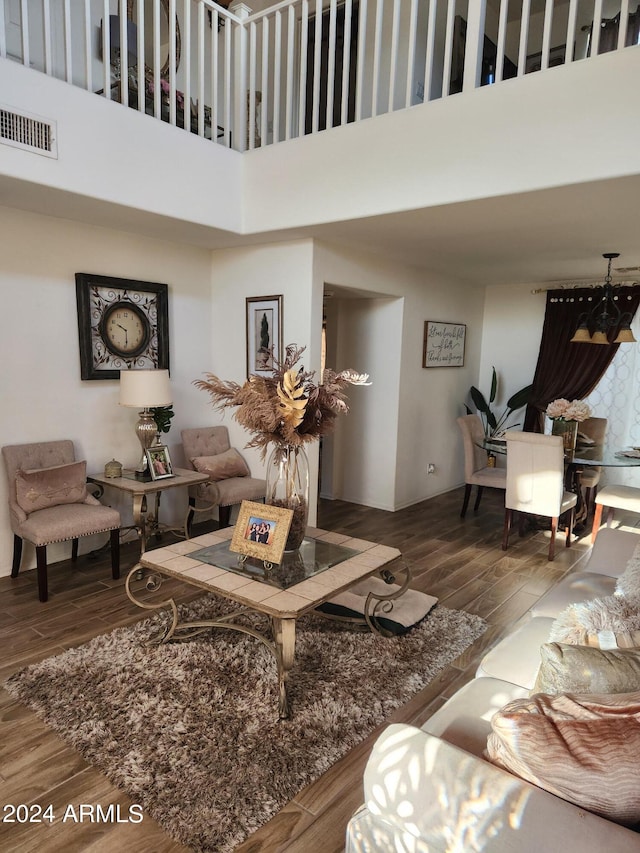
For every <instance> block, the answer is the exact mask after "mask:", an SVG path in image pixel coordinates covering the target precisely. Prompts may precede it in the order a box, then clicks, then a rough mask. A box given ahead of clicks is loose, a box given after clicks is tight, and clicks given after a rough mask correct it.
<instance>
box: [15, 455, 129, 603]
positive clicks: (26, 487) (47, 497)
mask: <svg viewBox="0 0 640 853" xmlns="http://www.w3.org/2000/svg"><path fill="white" fill-rule="evenodd" d="M2 456H3V458H4V463H5V467H6V471H7V478H8V481H9V517H10V521H11V529H12V530H13V565H12V568H11V577H12V578H15V577H17V576H18V572H19V571H20V561H21V558H22V543H23V540H26V541H27V542H31V544H32V545H34V546H35V549H36V566H37V573H38V597H39V598H40V601H46V600H47V598H48V595H49V592H48V579H47V545H52V544H53V543H54V542H67V541H69V540H71V543H72V544H71V559H72V560H73V561H74V562H75V561H76V560H77V558H78V539H79V538H80V537H82V536H91V535H93V534H95V533H109V534H110V539H111V573H112V576H113V577H114V578H119V577H120V513H119V512H118V511H117V510H115V509H112V508H111V507H108V506H103V505H102V504H101V503H100V501H98V500H97V499H96V498H94V497H93V495H91V494H89V493H88V492H87V480H86V462H84V461H82V462H77V461H76V459H75V454H74V448H73V442H72V441H69V440H63V441H42V442H38V443H35V444H12V445H7V446H5V447H3V448H2Z"/></svg>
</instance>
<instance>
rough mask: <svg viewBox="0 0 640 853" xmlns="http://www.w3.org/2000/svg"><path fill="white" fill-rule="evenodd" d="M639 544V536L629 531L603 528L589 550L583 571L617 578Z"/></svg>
mask: <svg viewBox="0 0 640 853" xmlns="http://www.w3.org/2000/svg"><path fill="white" fill-rule="evenodd" d="M639 544H640V535H639V534H638V533H633V532H631V531H630V530H619V529H617V528H615V527H603V528H602V529H601V530H600V531H599V532H598V535H597V537H596V541H595V542H594V544H593V548H592V549H591V554H590V555H589V560H588V562H587V564H586V566H585V567H584V568H585V571H587V572H599V573H600V574H603V575H610V576H611V577H614V578H617V577H620V575H621V574H622V573H623V572H624V571H625V569H626V566H627V563H628V562H629V560H630V559H631V558H632V557H633V555H634V553H635V551H636V548H637V547H638V545H639Z"/></svg>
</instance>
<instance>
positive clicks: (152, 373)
mask: <svg viewBox="0 0 640 853" xmlns="http://www.w3.org/2000/svg"><path fill="white" fill-rule="evenodd" d="M172 402H173V399H172V396H171V386H170V384H169V371H168V370H121V371H120V405H121V406H129V407H131V408H134V409H140V410H141V411H139V412H138V414H139V415H140V420H139V421H138V423H137V424H136V435H137V436H138V439H139V441H140V444H141V445H142V459H141V460H140V464H139V465H138V467H137V468H136V478H137V479H140V480H150V479H151V474H150V473H149V465H148V462H147V455H146V453H145V451H146V450H147V449H148V448H149V447H151V445H152V444H153V440H154V438H155V436H156V432H157V427H156V422H155V420H154V419H153V413H152V412H150V411H149V409H150V408H155V407H156V406H169V405H170V404H171V403H172Z"/></svg>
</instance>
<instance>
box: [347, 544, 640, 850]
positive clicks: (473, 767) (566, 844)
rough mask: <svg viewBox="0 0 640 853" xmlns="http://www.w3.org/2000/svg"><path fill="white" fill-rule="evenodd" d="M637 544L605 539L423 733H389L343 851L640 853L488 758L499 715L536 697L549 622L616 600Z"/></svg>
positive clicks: (606, 826) (396, 728) (378, 746)
mask: <svg viewBox="0 0 640 853" xmlns="http://www.w3.org/2000/svg"><path fill="white" fill-rule="evenodd" d="M639 543H640V537H639V536H638V534H636V533H630V532H625V531H620V530H613V529H609V528H605V529H603V530H601V531H600V533H599V534H598V538H597V539H596V543H595V545H594V548H593V550H592V553H591V555H590V559H589V561H588V563H587V565H586V567H585V571H583V572H574V573H571V574H569V575H567V576H566V577H565V578H564V579H563V580H562V581H561V582H560V583H558V584H557V585H556V586H555V587H553V588H552V589H551V590H550V591H549V592H548V593H547V594H546V595H545V596H543V597H542V598H541V599H540V600H539V601H538V603H537V604H536V605H535V606H534V607H533V608H532V609H531V611H530V612H529V614H528V615H527V618H525V619H524V620H522V621H521V623H520V624H519V626H518V627H517V628H516V629H515V630H514V631H513V632H512V633H511V634H510V635H509V636H508V637H506V638H504V639H503V640H502V641H501V642H500V643H498V644H497V645H496V646H495V647H494V648H493V649H491V650H490V651H489V652H488V653H487V654H486V655H485V657H484V658H483V660H482V662H481V664H480V666H479V667H478V670H477V672H476V678H474V679H473V680H472V681H471V682H469V683H468V684H466V685H465V686H464V687H462V688H461V689H460V690H458V692H457V693H456V694H455V695H454V696H452V697H451V699H449V700H448V701H447V702H446V703H445V704H444V705H443V706H442V708H440V709H439V710H438V711H437V712H436V713H435V714H434V715H433V716H432V717H431V718H430V719H429V720H427V722H426V723H425V724H424V725H423V726H422V728H420V729H418V728H416V727H414V726H408V725H404V724H396V725H392V726H389V727H388V728H387V729H385V730H384V732H383V733H382V735H381V736H380V737H379V738H378V740H377V741H376V743H375V745H374V748H373V750H372V754H371V756H370V758H369V761H368V763H367V767H366V770H365V774H364V794H365V804H364V805H363V806H362V807H361V808H360V809H359V810H358V811H357V812H356V813H355V814H354V815H353V817H352V818H351V820H350V821H349V824H348V827H347V838H346V853H392V851H393V853H402V851H406V853H427V851H428V853H435V851H442V853H445V851H446V853H475V852H476V851H478V853H480V851H482V853H502V851H505V853H506V851H508V852H509V853H529V851H531V853H542V851H544V853H555V851H558V853H560V851H562V853H568V851H574V850H576V851H577V850H579V851H581V853H601V851H607V853H617V851H619V853H623V851H624V853H630V851H640V833H636V832H634V831H633V830H631V829H628V828H625V827H624V826H621V825H619V824H617V823H614V822H612V821H609V820H606V819H605V818H602V817H599V816H597V815H595V814H593V813H591V812H588V811H585V810H584V809H582V808H579V807H578V806H575V805H573V804H571V803H569V802H567V801H566V800H563V799H561V798H559V797H556V796H554V795H553V794H550V793H548V792H547V791H544V790H543V789H542V788H538V787H536V786H534V785H531V784H529V783H527V782H525V781H523V780H521V779H519V778H518V777H516V776H514V775H512V774H511V773H508V772H507V771H505V770H502V769H501V768H499V767H497V766H495V765H493V764H491V763H489V762H488V761H486V760H485V759H483V758H482V754H483V750H484V749H485V747H486V744H487V736H488V735H489V733H490V731H491V718H492V716H493V715H494V713H495V712H496V711H498V710H499V709H500V708H502V707H503V706H504V705H505V704H506V703H507V702H509V701H511V700H512V699H520V698H524V697H526V696H528V695H529V691H530V690H531V688H532V687H533V685H534V682H535V678H536V673H537V670H538V667H539V664H540V651H539V650H540V646H541V645H542V644H543V643H545V642H547V641H548V638H549V629H550V627H551V624H552V622H553V621H554V618H555V617H556V616H557V615H558V614H559V613H560V612H561V611H562V610H564V608H565V607H567V605H569V604H571V603H574V602H578V601H584V600H587V599H589V598H595V597H599V596H606V595H610V594H612V593H613V591H614V589H615V584H616V580H617V577H618V576H619V575H620V574H622V572H623V571H624V570H625V567H626V564H627V562H628V561H629V559H630V558H631V556H632V555H633V552H634V550H635V548H636V546H637V545H638V544H639Z"/></svg>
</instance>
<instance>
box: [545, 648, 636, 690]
mask: <svg viewBox="0 0 640 853" xmlns="http://www.w3.org/2000/svg"><path fill="white" fill-rule="evenodd" d="M540 658H541V660H542V663H541V665H540V669H539V670H538V677H537V679H536V682H535V685H534V687H533V690H532V691H531V692H532V694H535V693H551V694H556V693H629V692H632V691H635V690H640V649H599V648H591V647H590V646H572V645H567V644H565V643H544V644H543V645H542V646H541V647H540Z"/></svg>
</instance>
